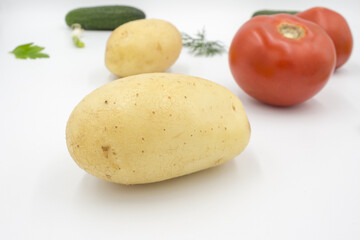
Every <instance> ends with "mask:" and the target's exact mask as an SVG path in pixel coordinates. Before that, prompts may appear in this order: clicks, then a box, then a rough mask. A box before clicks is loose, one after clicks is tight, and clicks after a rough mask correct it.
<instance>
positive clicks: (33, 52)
mask: <svg viewBox="0 0 360 240" xmlns="http://www.w3.org/2000/svg"><path fill="white" fill-rule="evenodd" d="M44 49H45V48H43V47H39V46H36V45H34V43H27V44H24V45H20V46H17V47H16V48H15V49H14V50H12V51H11V52H10V53H13V54H14V55H15V57H16V58H20V59H27V58H30V59H36V58H49V57H50V56H49V55H48V54H46V53H42V52H41V51H42V50H44Z"/></svg>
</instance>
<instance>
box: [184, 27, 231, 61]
mask: <svg viewBox="0 0 360 240" xmlns="http://www.w3.org/2000/svg"><path fill="white" fill-rule="evenodd" d="M182 39H183V46H184V47H187V48H189V50H190V52H191V53H192V54H194V55H195V56H206V57H211V56H214V55H221V54H223V53H225V52H226V49H225V46H224V45H223V44H222V43H221V42H219V41H208V40H206V36H205V29H203V30H202V31H199V32H198V33H197V34H196V36H195V37H192V36H190V35H188V34H186V33H182Z"/></svg>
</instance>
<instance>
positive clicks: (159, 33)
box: [105, 19, 182, 77]
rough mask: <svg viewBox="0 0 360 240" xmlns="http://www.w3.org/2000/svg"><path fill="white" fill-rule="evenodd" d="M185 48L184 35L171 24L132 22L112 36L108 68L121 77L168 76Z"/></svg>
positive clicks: (106, 62) (149, 20)
mask: <svg viewBox="0 0 360 240" xmlns="http://www.w3.org/2000/svg"><path fill="white" fill-rule="evenodd" d="M181 48H182V38H181V34H180V32H179V31H178V30H177V29H176V27H175V26H174V25H172V24H171V23H169V22H166V21H163V20H159V19H142V20H136V21H131V22H128V23H125V24H123V25H121V26H119V27H118V28H116V29H115V30H114V31H113V32H112V34H111V35H110V37H109V39H108V41H107V44H106V52H105V65H106V67H107V68H108V69H109V70H110V72H112V73H114V74H115V75H117V76H119V77H126V76H130V75H135V74H140V73H151V72H164V71H165V70H167V69H168V68H169V67H170V66H171V65H173V64H174V63H175V61H176V59H177V58H178V57H179V55H180V52H181Z"/></svg>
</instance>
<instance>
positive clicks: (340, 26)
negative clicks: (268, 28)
mask: <svg viewBox="0 0 360 240" xmlns="http://www.w3.org/2000/svg"><path fill="white" fill-rule="evenodd" d="M278 13H288V14H295V16H297V17H301V18H303V19H305V20H308V21H311V22H314V23H316V24H318V25H319V26H320V27H322V28H323V29H324V30H325V31H326V33H327V34H329V36H330V38H331V39H332V40H333V42H334V45H335V49H336V68H339V67H341V66H342V65H344V64H345V63H346V62H347V61H348V60H349V58H350V55H351V52H352V48H353V37H352V34H351V30H350V27H349V24H348V23H347V21H346V19H345V18H344V17H343V16H342V15H341V14H339V13H338V12H335V11H333V10H331V9H328V8H324V7H314V8H310V9H308V10H306V11H302V12H297V11H282V10H262V11H257V12H255V13H254V14H253V15H252V17H255V16H258V15H273V14H278Z"/></svg>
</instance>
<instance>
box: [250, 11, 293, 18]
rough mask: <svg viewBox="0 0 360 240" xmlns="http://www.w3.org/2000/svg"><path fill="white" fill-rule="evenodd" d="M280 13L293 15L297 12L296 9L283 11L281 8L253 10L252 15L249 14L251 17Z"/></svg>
mask: <svg viewBox="0 0 360 240" xmlns="http://www.w3.org/2000/svg"><path fill="white" fill-rule="evenodd" d="M280 13H286V14H291V15H295V14H297V13H299V12H298V11H283V10H261V11H257V12H255V13H254V14H253V15H251V17H252V18H253V17H256V16H259V15H274V14H280Z"/></svg>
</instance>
